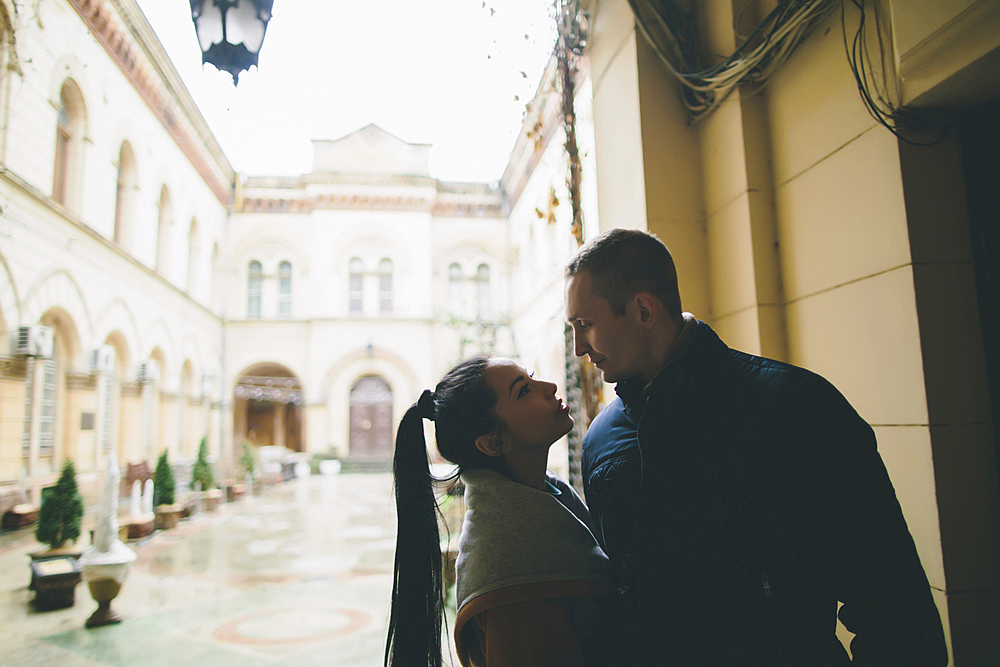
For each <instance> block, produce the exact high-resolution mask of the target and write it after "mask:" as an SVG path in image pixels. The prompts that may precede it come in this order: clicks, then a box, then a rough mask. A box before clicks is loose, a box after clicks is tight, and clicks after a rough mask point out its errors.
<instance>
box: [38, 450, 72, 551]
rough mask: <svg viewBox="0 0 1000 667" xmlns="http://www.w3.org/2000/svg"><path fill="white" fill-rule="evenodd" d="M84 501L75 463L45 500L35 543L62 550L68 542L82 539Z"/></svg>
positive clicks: (69, 462)
mask: <svg viewBox="0 0 1000 667" xmlns="http://www.w3.org/2000/svg"><path fill="white" fill-rule="evenodd" d="M82 517H83V498H82V497H81V496H80V493H79V492H78V491H77V488H76V467H75V466H74V465H73V461H72V460H71V459H66V463H64V464H63V469H62V474H61V475H60V476H59V481H58V482H56V485H55V486H54V487H53V488H52V491H51V492H50V493H48V494H47V495H46V497H45V498H43V501H42V507H41V509H40V510H39V512H38V525H37V526H35V539H37V540H38V541H39V542H42V543H44V544H48V545H49V546H50V547H51V548H53V549H58V548H59V547H61V546H62V545H63V544H64V543H65V542H72V541H74V540H76V538H78V537H80V519H81V518H82Z"/></svg>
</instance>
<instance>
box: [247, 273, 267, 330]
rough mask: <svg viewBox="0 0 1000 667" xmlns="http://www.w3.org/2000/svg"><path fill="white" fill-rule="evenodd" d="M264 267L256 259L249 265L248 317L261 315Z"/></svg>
mask: <svg viewBox="0 0 1000 667" xmlns="http://www.w3.org/2000/svg"><path fill="white" fill-rule="evenodd" d="M263 283H264V267H263V266H261V263H260V262H258V261H257V260H256V259H255V260H253V261H252V262H250V266H248V267H247V317H260V291H261V286H262V285H263Z"/></svg>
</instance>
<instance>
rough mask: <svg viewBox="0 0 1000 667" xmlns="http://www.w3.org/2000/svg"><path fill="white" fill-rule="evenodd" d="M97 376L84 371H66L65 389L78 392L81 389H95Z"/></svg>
mask: <svg viewBox="0 0 1000 667" xmlns="http://www.w3.org/2000/svg"><path fill="white" fill-rule="evenodd" d="M96 388H97V374H96V373H94V374H91V373H88V372H86V371H66V389H68V390H69V391H78V390H81V389H91V390H92V389H96Z"/></svg>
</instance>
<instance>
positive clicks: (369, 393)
mask: <svg viewBox="0 0 1000 667" xmlns="http://www.w3.org/2000/svg"><path fill="white" fill-rule="evenodd" d="M350 406H351V417H350V419H351V440H350V445H349V450H348V455H349V456H350V458H352V459H382V460H386V459H390V458H392V388H391V387H389V383H388V382H386V381H385V379H384V378H382V377H380V376H378V375H365V376H363V377H361V378H358V380H357V381H356V382H355V383H354V386H353V387H351V394H350Z"/></svg>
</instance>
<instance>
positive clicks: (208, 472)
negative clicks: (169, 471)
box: [191, 438, 215, 491]
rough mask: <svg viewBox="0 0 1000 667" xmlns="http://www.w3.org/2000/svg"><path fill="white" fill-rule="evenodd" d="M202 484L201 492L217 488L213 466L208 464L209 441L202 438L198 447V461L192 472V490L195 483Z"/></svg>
mask: <svg viewBox="0 0 1000 667" xmlns="http://www.w3.org/2000/svg"><path fill="white" fill-rule="evenodd" d="M197 482H201V490H202V491H208V490H209V489H211V488H212V487H214V486H215V473H214V472H213V471H212V464H211V463H209V462H208V439H207V438H202V439H201V444H200V445H198V459H197V460H196V461H195V462H194V469H193V470H192V471H191V488H192V489H193V488H194V485H195V483H197Z"/></svg>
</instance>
